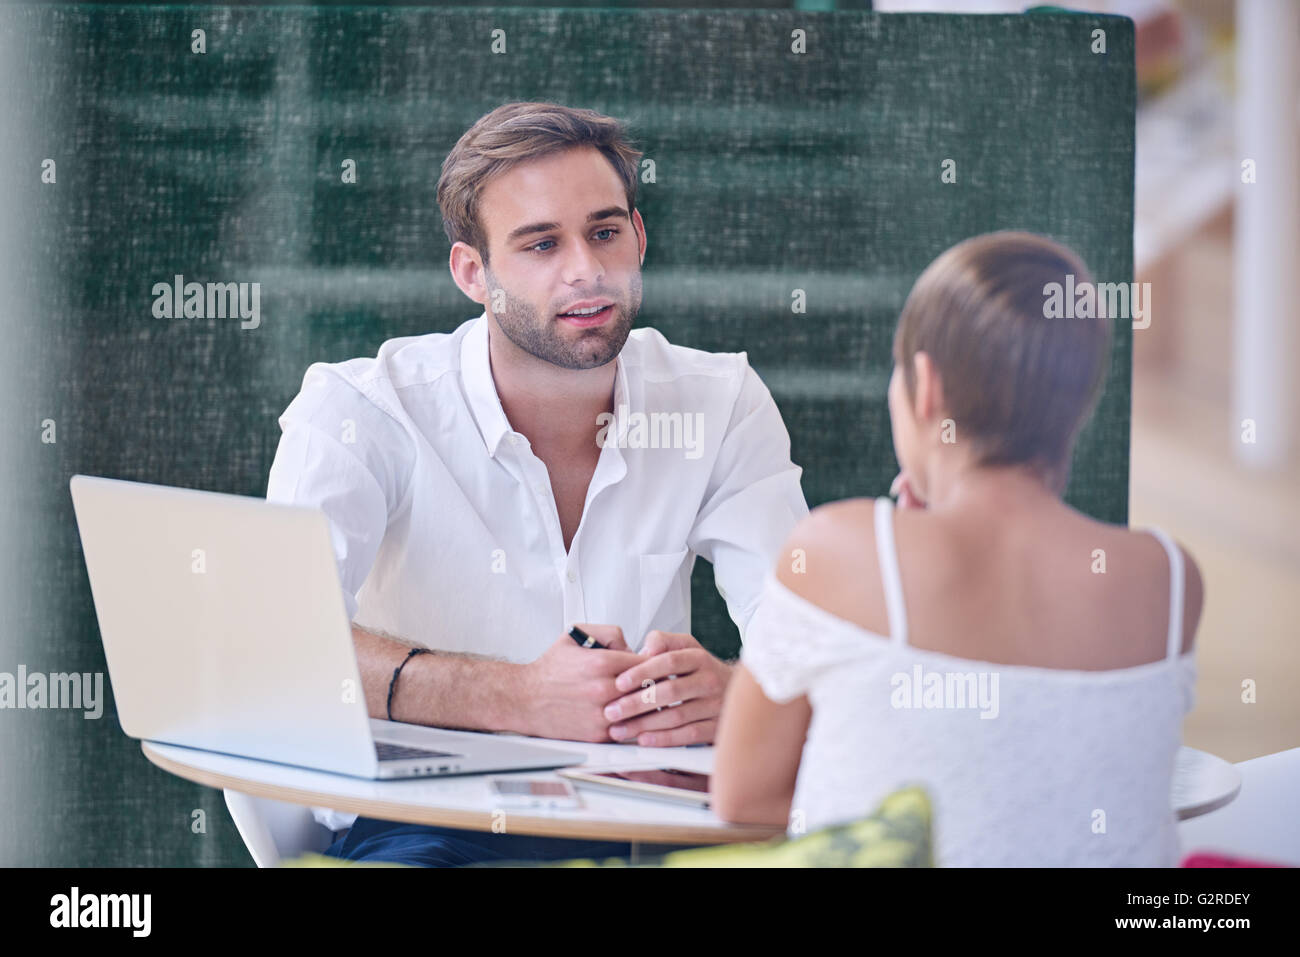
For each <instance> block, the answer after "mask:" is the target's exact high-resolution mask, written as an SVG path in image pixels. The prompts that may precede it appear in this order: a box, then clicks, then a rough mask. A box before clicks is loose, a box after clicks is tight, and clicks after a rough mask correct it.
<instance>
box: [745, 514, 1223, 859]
mask: <svg viewBox="0 0 1300 957" xmlns="http://www.w3.org/2000/svg"><path fill="white" fill-rule="evenodd" d="M894 524H895V523H894V510H893V508H892V506H891V505H890V504H889V503H888V501H887V500H881V501H879V502H876V503H871V502H863V501H851V502H843V503H837V504H835V505H834V506H829V507H823V508H822V509H819V510H818V512H817V513H815V517H814V518H812V519H811V520H810V521H809V522H808V525H807V529H806V532H807V534H806V537H807V539H808V542H807V544H808V545H809V548H808V550H807V553H806V558H807V566H806V572H802V573H801V572H799V571H797V570H793V569H792V570H791V571H790V572H789V573H786V572H785V571H784V570H782V571H781V573H780V578H781V579H782V580H778V579H777V578H775V577H773V578H772V579H771V580H770V581H769V583H768V590H767V595H766V597H765V600H764V602H763V603H762V605H761V606H760V610H759V612H757V613H756V614H755V617H754V619H753V620H752V621H751V622H750V625H749V628H748V629H747V632H746V636H745V650H744V660H745V663H746V666H747V667H748V668H749V670H750V671H751V672H752V673H753V674H754V676H755V677H756V678H757V679H758V680H759V682H760V683H761V684H762V685H763V686H764V689H765V691H767V693H768V696H769V697H771V698H772V699H773V700H777V701H780V700H789V699H790V698H792V697H794V696H796V695H798V694H800V693H803V694H807V696H808V698H809V701H810V703H811V705H812V714H813V717H812V723H811V725H810V728H809V732H808V738H807V741H806V742H805V746H804V751H803V756H802V760H801V763H800V768H799V776H798V781H797V785H796V790H795V795H794V799H793V802H792V805H791V819H792V828H794V829H795V830H798V829H800V827H801V826H802V827H804V828H806V829H808V830H814V829H816V828H819V827H822V826H825V825H827V824H832V823H837V822H842V821H846V820H851V819H854V818H856V817H860V816H862V815H863V814H865V813H868V812H869V810H870V808H871V807H873V806H874V804H875V803H876V802H877V801H878V800H879V799H880V798H882V797H883V796H884V795H885V794H887V793H889V791H891V790H894V789H895V788H896V787H899V786H902V785H904V784H907V783H913V782H917V783H921V784H923V785H925V786H926V787H927V788H928V790H929V791H930V793H931V796H932V799H933V800H934V802H935V837H936V860H937V862H938V863H940V864H944V865H958V866H961V865H1051V864H1063V865H1087V864H1096V865H1112V866H1114V865H1119V866H1123V865H1148V866H1150V865H1171V864H1173V863H1176V858H1177V843H1176V832H1175V829H1174V817H1173V813H1172V811H1171V810H1170V805H1169V793H1170V785H1171V781H1172V774H1173V764H1174V757H1175V754H1176V752H1177V747H1178V744H1179V741H1180V739H1181V722H1182V716H1183V714H1184V713H1185V711H1186V710H1187V709H1188V708H1190V705H1191V692H1192V684H1193V682H1194V677H1195V675H1194V667H1193V659H1192V656H1191V654H1190V653H1189V654H1185V655H1184V654H1182V653H1181V652H1182V651H1183V648H1184V646H1185V645H1187V646H1188V647H1190V636H1191V634H1192V633H1193V632H1194V629H1195V618H1196V616H1197V615H1198V614H1199V603H1200V598H1199V579H1198V578H1197V576H1196V575H1195V572H1194V567H1193V570H1192V575H1191V578H1193V579H1195V581H1194V582H1193V583H1192V585H1194V587H1193V588H1191V589H1190V590H1192V591H1194V592H1195V594H1194V595H1189V596H1188V598H1189V600H1188V601H1187V602H1186V605H1188V606H1194V607H1192V609H1191V612H1190V613H1189V614H1184V611H1185V600H1184V596H1183V591H1184V588H1183V582H1184V578H1183V574H1182V567H1181V566H1183V565H1184V561H1183V558H1184V556H1183V554H1182V552H1181V550H1180V549H1178V546H1177V545H1176V544H1174V543H1173V542H1172V541H1171V540H1169V539H1168V538H1167V536H1163V534H1162V533H1160V535H1159V537H1153V536H1152V535H1147V534H1141V533H1133V532H1130V531H1128V530H1126V529H1118V528H1114V527H1111V526H1105V525H1101V524H1099V523H1095V522H1091V521H1090V520H1088V519H1086V518H1084V517H1083V516H1079V515H1077V513H1074V512H1072V511H1071V510H1069V509H1068V508H1066V507H1065V506H1063V505H1061V504H1060V503H1059V501H1057V502H1056V503H1055V506H1053V505H1052V504H1051V502H1050V501H1040V502H1039V503H1038V504H1035V503H1034V501H1032V500H1026V501H1025V502H1024V504H1023V505H1022V504H1021V503H1020V502H1019V501H1018V500H1017V501H1015V502H1014V503H1013V502H1011V501H1008V503H1007V506H1006V508H1005V510H999V509H998V508H996V507H992V508H983V509H977V510H968V511H965V512H962V511H961V510H956V511H952V512H950V513H948V514H927V513H925V512H914V511H903V512H901V513H899V518H898V522H897V525H898V529H897V538H898V540H899V541H900V543H901V546H900V547H899V548H897V549H896V548H895V547H894V542H893V540H894V537H895V534H894V533H895V529H894ZM1171 567H1173V568H1174V570H1175V571H1176V572H1177V574H1175V575H1173V576H1171V575H1170V568H1171ZM1171 582H1172V584H1173V588H1172V591H1171ZM1171 599H1172V602H1171ZM1171 611H1172V616H1171ZM1184 619H1190V622H1189V623H1188V624H1187V625H1186V626H1185V625H1184Z"/></svg>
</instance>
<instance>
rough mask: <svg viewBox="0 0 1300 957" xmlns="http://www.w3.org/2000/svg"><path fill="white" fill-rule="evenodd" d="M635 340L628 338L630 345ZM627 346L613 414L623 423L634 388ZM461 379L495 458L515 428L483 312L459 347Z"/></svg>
mask: <svg viewBox="0 0 1300 957" xmlns="http://www.w3.org/2000/svg"><path fill="white" fill-rule="evenodd" d="M631 341H632V338H631V337H630V336H629V337H628V343H631ZM626 349H627V344H624V346H623V349H622V350H620V351H619V354H618V356H617V357H616V358H615V360H614V362H615V370H614V395H615V397H616V398H615V400H614V414H615V415H616V416H617V417H618V418H619V419H620V420H622V418H623V417H624V415H625V414H626V412H627V411H629V410H630V409H631V405H632V403H631V398H630V396H631V389H629V388H628V381H627V365H626V363H624V361H623V351H625V350H626ZM460 369H461V378H462V380H463V382H464V385H465V395H466V397H467V398H468V399H469V408H470V411H471V412H472V413H473V415H474V421H475V423H476V424H477V425H478V430H479V434H480V435H481V436H482V437H483V445H484V447H485V448H486V449H487V453H488V455H490V456H493V457H495V456H496V454H497V448H498V447H499V446H500V445H501V441H502V439H504V438H505V437H506V436H507V435H509V434H510V433H511V432H512V431H514V430H513V429H511V427H510V420H509V419H507V418H506V413H505V410H504V409H503V408H501V397H500V396H499V395H497V387H496V383H495V382H494V381H493V379H492V363H491V359H490V358H489V353H488V317H487V313H486V312H485V313H483V314H482V315H481V316H479V317H478V318H477V319H475V320H473V325H471V326H470V327H469V331H468V332H467V333H466V334H465V338H464V339H463V340H462V342H461V345H460Z"/></svg>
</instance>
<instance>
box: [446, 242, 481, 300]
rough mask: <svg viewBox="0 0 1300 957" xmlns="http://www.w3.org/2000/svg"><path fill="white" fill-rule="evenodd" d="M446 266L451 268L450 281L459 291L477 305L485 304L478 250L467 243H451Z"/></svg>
mask: <svg viewBox="0 0 1300 957" xmlns="http://www.w3.org/2000/svg"><path fill="white" fill-rule="evenodd" d="M448 266H449V267H450V269H451V278H452V281H453V282H454V283H455V284H456V285H457V287H459V289H460V291H461V292H463V293H464V294H465V295H467V296H469V298H470V299H472V300H474V301H475V302H477V303H478V304H479V305H481V306H485V305H487V300H488V291H487V282H486V281H485V278H486V277H485V276H484V273H483V261H482V260H481V259H480V258H479V254H478V250H476V249H475V248H474V247H473V246H471V245H469V243H464V242H456V243H453V244H452V247H451V256H450V258H449V260H448Z"/></svg>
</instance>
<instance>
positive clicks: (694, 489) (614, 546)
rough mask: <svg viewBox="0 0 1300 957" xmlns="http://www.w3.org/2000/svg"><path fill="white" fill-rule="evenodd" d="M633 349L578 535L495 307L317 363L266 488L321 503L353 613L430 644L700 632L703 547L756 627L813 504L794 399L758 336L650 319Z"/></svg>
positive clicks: (510, 645)
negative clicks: (593, 633) (492, 342)
mask: <svg viewBox="0 0 1300 957" xmlns="http://www.w3.org/2000/svg"><path fill="white" fill-rule="evenodd" d="M616 362H617V370H616V374H615V384H614V397H615V410H614V416H615V418H614V419H613V421H612V422H609V421H608V420H603V421H604V423H605V424H606V425H607V429H606V431H605V437H606V438H605V441H604V442H603V443H602V448H601V451H600V456H599V461H598V463H597V465H596V470H595V473H594V475H593V476H592V479H591V485H590V487H589V488H588V490H587V498H586V503H585V506H584V508H583V513H582V520H581V523H580V524H579V526H578V529H577V532H576V533H575V534H574V536H573V540H572V542H571V544H570V547H569V549H568V551H567V552H566V550H565V547H564V540H563V537H562V534H561V531H560V521H559V516H558V513H557V511H556V505H555V500H554V497H553V496H552V494H551V483H550V477H549V474H548V472H547V469H546V465H545V463H543V462H542V460H541V459H539V458H538V457H537V456H536V455H534V454H533V451H532V449H531V446H530V444H529V442H528V439H527V438H526V437H525V436H523V435H522V434H520V433H518V432H515V431H514V430H513V429H511V427H510V423H509V422H508V421H507V419H506V416H505V413H504V411H503V410H502V408H501V401H500V399H499V398H498V396H497V392H496V387H495V384H494V382H493V379H492V373H491V371H490V366H489V361H488V319H487V316H486V314H484V315H482V316H479V317H478V318H477V319H471V320H468V321H466V322H465V323H463V324H462V325H461V326H460V327H459V328H457V329H456V330H455V331H454V332H451V333H435V334H430V335H425V336H411V337H404V338H398V339H390V340H388V341H387V342H385V343H384V344H383V345H382V346H380V348H379V352H378V355H377V356H375V357H374V358H363V359H352V360H349V361H347V362H339V363H331V364H327V363H316V364H313V365H312V366H311V367H310V368H309V369H308V370H307V373H306V376H305V377H304V379H303V384H302V391H301V392H300V393H299V394H298V395H297V397H295V398H294V400H293V401H292V402H291V403H290V405H289V407H288V409H286V410H285V412H284V414H283V415H282V416H281V417H280V427H281V429H282V430H283V435H282V437H281V439H280V445H279V448H278V449H277V450H276V455H275V462H274V464H273V465H272V466H271V474H270V480H269V483H268V486H267V498H268V499H270V500H272V501H277V502H287V503H294V504H299V505H311V506H315V507H318V508H320V509H322V510H323V511H324V512H325V514H326V516H327V517H328V519H329V521H330V526H331V532H332V536H333V543H334V550H335V557H336V559H337V562H338V567H339V577H340V579H341V581H342V584H343V591H344V599H345V601H346V603H347V608H348V614H349V616H350V617H351V618H352V620H353V621H355V623H356V624H357V625H358V626H360V627H362V628H365V629H366V630H373V631H378V632H382V633H385V634H388V635H392V636H393V637H395V638H399V639H402V640H405V641H407V642H409V643H411V644H414V645H420V646H423V647H428V648H437V649H442V650H445V651H466V652H475V653H478V654H484V655H491V656H494V657H499V658H502V659H505V660H508V661H515V662H528V661H532V660H534V659H535V658H537V657H538V656H539V655H540V654H541V653H542V652H543V651H545V650H546V648H547V647H548V646H549V645H550V644H551V643H552V642H554V641H555V639H556V638H557V637H559V636H560V634H561V633H562V632H563V631H564V630H566V629H567V628H568V627H569V626H570V625H572V624H573V623H575V622H593V623H601V624H615V625H618V626H620V627H621V628H622V629H623V635H624V637H625V638H626V640H627V643H628V646H629V647H630V648H631V649H632V650H634V651H635V650H637V649H638V648H640V647H641V644H642V642H643V641H644V639H645V636H646V633H647V632H649V631H651V630H652V629H656V628H658V629H663V630H665V631H675V632H690V618H691V593H690V578H691V569H692V566H693V565H694V563H695V557H696V556H697V555H701V556H703V557H704V558H706V559H707V560H709V561H710V562H712V563H713V566H714V575H715V577H716V580H717V582H718V586H719V588H718V590H719V592H720V593H721V594H722V596H723V597H724V598H725V599H726V602H727V606H728V610H729V612H730V614H731V617H732V619H733V620H734V621H735V622H736V624H737V626H738V627H739V628H740V631H741V634H742V636H743V634H744V629H745V626H746V625H747V624H748V622H749V618H750V615H751V614H753V612H754V608H755V607H756V605H757V604H758V600H759V596H760V592H761V590H762V585H763V580H764V575H765V573H766V572H767V571H768V570H769V569H770V568H771V567H772V565H773V563H774V562H775V560H776V555H777V552H778V550H779V549H780V547H781V545H782V544H783V542H784V541H785V539H786V537H787V536H788V535H789V533H790V531H791V529H792V528H793V526H794V525H795V523H796V522H797V521H798V520H799V519H800V518H802V517H803V516H804V515H806V514H807V512H808V507H807V505H806V504H805V501H804V497H803V493H802V491H801V489H800V486H799V477H800V474H801V472H802V469H800V468H799V467H798V466H796V465H794V464H793V463H792V462H791V461H790V439H789V435H788V433H787V432H786V428H785V425H784V423H783V422H782V421H781V416H780V413H779V412H778V411H777V407H776V404H775V403H774V402H773V400H772V397H771V394H770V393H769V392H768V390H767V388H766V387H765V386H764V385H763V383H762V381H761V380H760V379H759V378H758V375H757V374H756V373H755V372H754V371H753V370H752V369H751V368H750V367H749V362H748V358H747V357H746V355H745V353H743V352H741V353H709V352H702V351H699V350H696V349H688V348H685V347H682V346H675V345H671V344H670V343H669V342H668V341H667V340H666V339H664V337H663V336H662V335H661V334H660V333H658V332H656V331H655V330H654V329H649V328H642V329H634V330H633V331H632V332H631V335H630V336H629V337H628V340H627V343H626V344H625V345H624V347H623V350H622V352H621V353H620V354H619V356H618V358H617V360H616ZM656 414H657V415H656ZM664 446H669V447H664ZM697 637H699V636H697Z"/></svg>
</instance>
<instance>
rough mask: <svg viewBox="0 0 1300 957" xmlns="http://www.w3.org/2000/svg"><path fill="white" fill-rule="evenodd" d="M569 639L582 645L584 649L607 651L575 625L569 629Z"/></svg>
mask: <svg viewBox="0 0 1300 957" xmlns="http://www.w3.org/2000/svg"><path fill="white" fill-rule="evenodd" d="M569 637H570V638H572V639H573V640H574V641H576V642H577V643H578V644H580V645H582V647H584V648H600V649H601V650H602V651H608V650H609V649H608V648H606V647H605V646H604V645H602V644H601V643H600V642H599V641H597V640H596V639H595V638H593V637H591V635H589V634H587V633H586V632H585V631H583V630H582V629H581V628H579V627H578V626H577V625H574V626H573V627H572V628H570V629H569Z"/></svg>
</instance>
